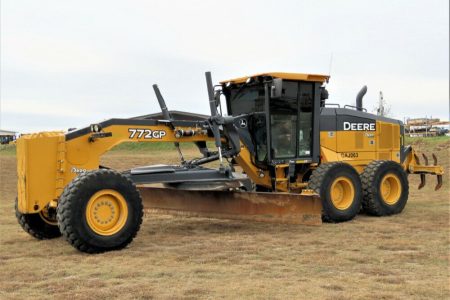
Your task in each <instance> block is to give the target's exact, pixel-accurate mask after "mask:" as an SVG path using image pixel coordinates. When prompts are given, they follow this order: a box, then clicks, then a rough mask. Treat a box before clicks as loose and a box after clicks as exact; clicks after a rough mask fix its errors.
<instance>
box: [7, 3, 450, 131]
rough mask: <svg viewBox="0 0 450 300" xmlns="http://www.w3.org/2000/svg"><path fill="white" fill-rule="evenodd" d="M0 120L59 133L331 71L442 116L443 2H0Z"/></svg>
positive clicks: (414, 110) (337, 92)
mask: <svg viewBox="0 0 450 300" xmlns="http://www.w3.org/2000/svg"><path fill="white" fill-rule="evenodd" d="M0 9H1V13H0V16H1V21H0V26H1V29H0V33H1V36H0V43H1V47H0V50H1V53H0V58H1V68H0V76H1V77H0V84H1V86H0V100H1V101H0V128H1V129H5V130H15V131H18V132H22V133H24V132H33V131H42V130H66V129H67V128H70V127H81V126H86V125H89V124H91V123H96V122H99V121H102V120H105V119H109V118H113V117H117V118H128V117H133V116H138V115H143V114H148V113H154V112H158V111H159V106H158V103H157V101H156V98H155V96H154V93H153V89H152V84H154V83H157V84H158V85H159V87H160V89H161V92H162V94H163V96H164V98H165V100H166V102H167V106H168V108H169V109H170V110H181V111H189V112H196V113H203V114H208V112H209V107H208V100H207V91H206V85H205V78H204V72H205V71H211V72H212V76H213V80H214V81H215V82H218V81H220V80H224V79H230V78H234V77H241V76H244V75H251V74H254V73H261V72H273V71H278V72H298V73H316V74H330V75H331V78H330V82H329V84H328V86H327V89H328V91H329V94H330V99H329V100H328V102H329V103H339V104H341V105H345V104H354V103H355V97H356V94H357V92H358V91H359V90H360V88H361V87H362V86H363V85H367V86H368V93H367V95H366V96H365V98H364V106H365V107H366V108H367V109H368V110H369V111H372V110H373V109H374V107H375V106H376V103H377V101H378V95H379V92H380V91H382V92H383V94H384V99H385V101H387V102H388V104H389V105H390V106H391V115H392V116H393V117H395V118H398V119H401V120H403V119H404V118H407V117H425V116H432V117H437V118H441V119H445V120H447V119H448V118H449V114H450V111H449V1H448V0H431V1H425V0H423V1H411V0H410V1H396V0H389V1H373V0H369V1H361V0H358V1H352V0H347V1H331V0H330V1H325V0H315V1H313V0H312V1H302V0H297V1H282V0H277V1H262V0H259V1H234V0H229V1H212V0H210V1H206V0H204V1H197V0H190V1H186V0H185V1H171V0H165V1H156V0H155V1H138V0H134V1H117V0H109V1H92V0H91V1H81V0H78V1H56V0H54V1H48V0H40V1H33V0H29V1H25V0H2V1H1V4H0Z"/></svg>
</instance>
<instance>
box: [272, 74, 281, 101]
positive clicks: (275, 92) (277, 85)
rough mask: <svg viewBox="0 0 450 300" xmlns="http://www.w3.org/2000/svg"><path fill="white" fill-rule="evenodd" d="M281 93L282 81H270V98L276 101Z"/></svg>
mask: <svg viewBox="0 0 450 300" xmlns="http://www.w3.org/2000/svg"><path fill="white" fill-rule="evenodd" d="M282 92H283V79H281V78H274V79H273V80H272V85H271V86H270V98H272V99H278V98H281V94H282Z"/></svg>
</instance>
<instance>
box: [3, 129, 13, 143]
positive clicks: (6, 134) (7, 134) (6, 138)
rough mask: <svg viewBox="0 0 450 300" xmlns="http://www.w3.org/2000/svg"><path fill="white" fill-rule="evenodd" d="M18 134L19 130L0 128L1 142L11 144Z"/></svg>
mask: <svg viewBox="0 0 450 300" xmlns="http://www.w3.org/2000/svg"><path fill="white" fill-rule="evenodd" d="M16 134H17V132H15V131H9V130H2V129H0V144H2V145H5V144H9V143H10V142H12V141H15V140H16Z"/></svg>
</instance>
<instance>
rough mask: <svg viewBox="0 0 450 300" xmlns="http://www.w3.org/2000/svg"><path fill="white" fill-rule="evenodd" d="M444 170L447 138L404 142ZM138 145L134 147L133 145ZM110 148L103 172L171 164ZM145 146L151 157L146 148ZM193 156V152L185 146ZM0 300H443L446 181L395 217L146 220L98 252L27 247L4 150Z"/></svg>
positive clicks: (158, 153) (159, 156)
mask: <svg viewBox="0 0 450 300" xmlns="http://www.w3.org/2000/svg"><path fill="white" fill-rule="evenodd" d="M411 142H412V143H413V144H414V145H415V147H416V148H417V149H419V150H422V151H425V152H427V153H431V152H434V153H436V154H437V156H438V158H439V159H440V163H441V164H443V165H444V166H445V170H446V173H447V174H449V156H450V152H449V148H450V139H449V138H439V139H429V138H427V139H415V140H411ZM140 147H144V146H140ZM133 150H139V151H137V152H130V149H129V148H127V146H123V148H119V149H116V150H115V151H112V152H110V153H109V154H107V155H106V156H105V157H104V158H103V162H102V163H104V164H106V165H109V166H111V167H113V168H117V169H123V168H125V167H126V166H125V162H126V163H127V164H128V166H137V165H145V164H152V163H168V162H175V161H176V160H177V154H176V152H175V151H169V150H170V149H166V148H161V149H154V148H152V149H133ZM146 150H152V151H146ZM187 152H188V154H190V155H192V154H193V149H190V148H188V149H187ZM0 169H1V172H0V220H1V221H0V299H24V298H25V297H30V298H31V297H32V298H33V299H49V298H58V299H63V298H68V299H69V298H70V299H109V298H120V299H160V298H170V299H198V298H211V299H216V298H230V299H237V298H256V299H260V298H269V299H303V298H306V299H333V300H334V299H350V298H351V299H448V298H449V297H450V290H449V283H450V281H449V278H450V274H449V272H450V271H449V267H450V264H449V263H450V261H449V246H450V240H449V239H450V236H449V229H450V225H449V203H450V202H449V201H450V199H449V198H450V189H449V180H448V175H446V176H445V177H444V186H443V188H442V189H441V190H440V191H438V192H434V191H433V189H434V185H435V178H431V177H428V184H427V186H426V187H425V188H424V189H423V190H420V191H418V190H417V189H416V186H417V185H418V183H419V181H418V178H417V176H410V187H411V188H410V200H409V202H408V204H407V206H406V208H405V210H404V212H403V213H402V214H400V215H396V216H392V217H386V218H374V217H369V216H365V215H359V216H358V217H357V218H356V219H354V220H353V221H351V222H347V223H343V224H324V225H323V226H320V227H308V226H298V225H274V224H264V223H251V222H241V221H231V220H217V219H207V218H187V217H173V216H168V215H155V214H149V215H146V217H145V220H144V223H143V225H142V227H141V231H140V232H139V234H138V236H137V238H136V239H135V241H134V242H133V243H132V244H131V245H130V246H129V247H127V248H126V249H124V250H122V251H117V252H109V253H104V254H98V255H87V254H83V253H80V252H78V251H76V250H75V249H74V248H72V247H71V246H69V244H68V243H67V242H65V241H64V240H63V239H61V238H59V239H55V240H49V241H48V240H47V241H38V240H35V239H33V238H32V237H30V236H29V235H28V234H26V233H25V232H23V230H22V229H21V228H20V227H19V225H18V224H17V221H16V219H15V216H14V208H13V207H14V198H15V195H16V173H15V151H14V149H13V147H11V146H10V147H2V148H0Z"/></svg>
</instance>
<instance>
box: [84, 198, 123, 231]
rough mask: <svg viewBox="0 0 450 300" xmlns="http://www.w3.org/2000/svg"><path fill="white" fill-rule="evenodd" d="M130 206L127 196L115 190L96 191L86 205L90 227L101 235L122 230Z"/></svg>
mask: <svg viewBox="0 0 450 300" xmlns="http://www.w3.org/2000/svg"><path fill="white" fill-rule="evenodd" d="M127 217H128V207H127V204H126V201H125V198H124V197H123V196H122V195H121V194H120V193H118V192H116V191H114V190H101V191H98V192H97V193H95V194H94V195H93V196H92V197H91V198H90V199H89V201H88V204H87V207H86V220H87V223H88V225H89V227H90V228H91V229H92V230H93V231H94V232H96V233H97V234H100V235H112V234H115V233H117V232H118V231H120V230H121V229H122V228H123V226H124V225H125V223H126V220H127Z"/></svg>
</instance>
